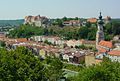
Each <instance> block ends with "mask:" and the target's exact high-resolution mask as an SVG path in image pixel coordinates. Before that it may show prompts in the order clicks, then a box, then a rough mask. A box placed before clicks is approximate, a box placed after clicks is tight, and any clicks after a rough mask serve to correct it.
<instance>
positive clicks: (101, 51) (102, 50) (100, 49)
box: [98, 48, 107, 53]
mask: <svg viewBox="0 0 120 81" xmlns="http://www.w3.org/2000/svg"><path fill="white" fill-rule="evenodd" d="M98 50H99V52H100V53H105V52H107V50H106V49H104V48H98Z"/></svg>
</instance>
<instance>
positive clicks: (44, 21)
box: [24, 15, 49, 27]
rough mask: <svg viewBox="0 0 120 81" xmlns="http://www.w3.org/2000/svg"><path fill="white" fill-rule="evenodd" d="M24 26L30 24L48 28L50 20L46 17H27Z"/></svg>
mask: <svg viewBox="0 0 120 81" xmlns="http://www.w3.org/2000/svg"><path fill="white" fill-rule="evenodd" d="M24 20H25V22H24V24H29V25H32V26H38V27H41V26H42V27H47V25H48V22H49V19H48V18H47V17H45V16H40V15H38V16H26V17H25V19H24Z"/></svg>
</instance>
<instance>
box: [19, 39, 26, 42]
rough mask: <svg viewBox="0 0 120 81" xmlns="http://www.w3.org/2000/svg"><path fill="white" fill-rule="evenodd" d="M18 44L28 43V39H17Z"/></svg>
mask: <svg viewBox="0 0 120 81" xmlns="http://www.w3.org/2000/svg"><path fill="white" fill-rule="evenodd" d="M17 42H27V39H26V38H19V39H17Z"/></svg>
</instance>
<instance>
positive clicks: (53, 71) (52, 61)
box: [44, 57, 64, 81]
mask: <svg viewBox="0 0 120 81" xmlns="http://www.w3.org/2000/svg"><path fill="white" fill-rule="evenodd" d="M46 64H47V65H46V67H45V70H44V71H45V77H47V79H48V80H49V81H58V80H59V79H60V78H61V77H63V76H64V71H63V70H62V69H63V63H62V62H61V60H60V59H58V58H56V57H54V58H52V57H47V59H46Z"/></svg>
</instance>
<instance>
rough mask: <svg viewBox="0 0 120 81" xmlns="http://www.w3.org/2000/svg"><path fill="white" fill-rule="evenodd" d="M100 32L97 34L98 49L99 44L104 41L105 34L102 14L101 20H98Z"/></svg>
mask: <svg viewBox="0 0 120 81" xmlns="http://www.w3.org/2000/svg"><path fill="white" fill-rule="evenodd" d="M97 24H98V30H97V33H96V48H97V47H98V44H99V42H100V41H101V40H104V32H103V24H104V22H103V19H102V15H101V12H100V16H99V20H98V23H97Z"/></svg>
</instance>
